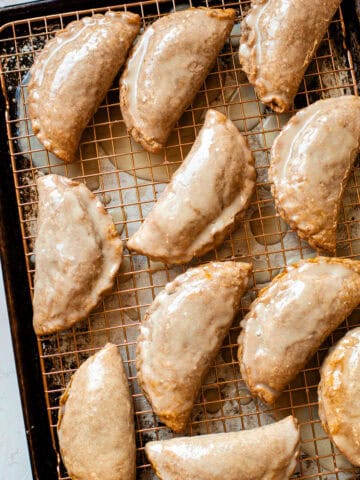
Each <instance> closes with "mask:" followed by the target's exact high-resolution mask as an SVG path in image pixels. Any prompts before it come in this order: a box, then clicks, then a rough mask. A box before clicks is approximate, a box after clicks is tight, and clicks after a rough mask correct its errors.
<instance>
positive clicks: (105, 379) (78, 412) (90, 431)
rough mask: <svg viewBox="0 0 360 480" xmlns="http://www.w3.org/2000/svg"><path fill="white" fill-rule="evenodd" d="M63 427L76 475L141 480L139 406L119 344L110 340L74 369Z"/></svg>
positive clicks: (62, 440)
mask: <svg viewBox="0 0 360 480" xmlns="http://www.w3.org/2000/svg"><path fill="white" fill-rule="evenodd" d="M57 430H58V438H59V445H60V451H61V456H62V459H63V462H64V464H65V466H66V469H67V471H68V473H69V475H70V477H71V478H73V479H74V480H90V479H91V480H135V468H136V463H135V453H136V445H135V429H134V418H133V406H132V400H131V396H130V392H129V386H128V380H127V377H126V374H125V370H124V366H123V363H122V360H121V356H120V354H119V351H118V348H117V347H116V346H115V345H113V344H111V343H108V344H107V345H105V347H104V348H102V349H101V350H100V351H99V352H97V353H96V354H95V355H93V356H91V357H90V358H88V359H87V360H86V362H84V363H83V364H82V365H81V366H80V368H79V369H78V370H77V371H76V372H75V373H74V375H73V376H72V378H71V380H70V383H69V385H68V386H67V388H66V390H65V393H64V394H63V395H62V397H61V398H60V411H59V421H58V426H57Z"/></svg>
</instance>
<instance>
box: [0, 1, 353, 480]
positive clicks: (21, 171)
mask: <svg viewBox="0 0 360 480" xmlns="http://www.w3.org/2000/svg"><path fill="white" fill-rule="evenodd" d="M201 4H202V5H206V6H210V7H232V8H235V9H236V11H237V14H238V19H239V20H240V19H241V18H242V16H243V15H244V14H245V12H246V10H247V9H248V7H249V5H250V2H249V1H237V2H232V1H231V2H227V1H222V2H217V1H216V0H215V1H209V2H203V3H201ZM192 5H193V4H192V2H191V0H190V2H189V3H187V2H186V1H185V0H184V1H183V2H182V3H180V2H175V1H172V2H169V1H164V2H160V1H147V2H139V3H133V4H129V5H121V6H118V7H111V8H112V9H113V10H123V9H124V10H127V9H128V10H130V11H132V12H135V13H138V14H139V15H140V16H141V19H142V28H145V27H146V26H147V25H149V24H150V23H152V22H153V21H154V20H156V19H157V18H159V17H160V16H163V15H166V14H167V13H169V12H170V11H174V10H177V9H181V8H184V7H188V6H192ZM197 5H199V3H197V4H196V6H197ZM106 10H107V8H98V9H92V10H87V11H81V12H71V13H66V14H61V15H60V14H59V15H49V16H44V17H39V18H33V19H28V20H21V21H17V22H14V23H10V24H7V25H5V26H3V27H2V29H1V30H0V33H1V39H0V53H1V86H2V90H3V93H4V96H5V100H6V103H7V112H6V128H7V134H8V140H9V147H10V153H11V162H12V171H13V179H14V183H15V188H16V198H17V204H18V211H19V217H20V222H21V232H22V240H23V245H24V250H25V256H26V265H27V272H28V280H29V288H30V290H31V293H32V291H33V275H34V261H35V259H34V254H33V246H34V239H35V235H36V229H35V225H36V214H37V192H36V187H35V179H36V177H37V176H38V175H42V174H46V173H49V172H51V173H59V174H62V175H66V176H69V177H72V178H75V179H77V180H80V181H84V182H85V183H86V184H87V185H88V186H89V188H90V189H91V190H93V191H94V192H95V193H96V194H97V195H98V196H99V197H100V199H101V200H102V201H103V202H104V204H105V206H106V208H107V210H108V211H109V212H110V213H111V214H112V216H113V218H114V221H115V223H116V226H117V228H118V231H119V233H120V234H121V237H122V238H123V239H124V240H126V239H127V238H128V237H129V236H130V235H131V234H132V233H133V232H134V231H136V230H137V228H138V227H139V225H140V223H141V221H142V220H143V219H144V218H145V217H146V215H147V214H148V212H149V211H150V209H151V208H152V206H153V205H154V202H155V201H156V199H157V198H158V197H159V194H160V193H161V191H162V190H163V189H164V185H165V183H166V182H167V181H169V179H170V177H171V175H172V173H173V172H174V171H175V169H176V168H177V166H178V165H179V164H180V163H181V162H182V160H183V159H184V157H185V156H186V154H187V153H188V151H189V150H190V148H191V145H192V143H193V141H194V138H195V136H196V134H197V133H198V131H199V129H200V128H201V125H202V123H203V120H204V116H205V113H206V110H207V109H208V108H209V107H212V108H215V109H217V110H220V111H222V112H224V113H226V114H227V115H228V116H229V117H230V118H231V119H232V120H233V121H234V122H235V123H236V125H237V126H238V128H239V129H240V130H241V131H242V132H243V134H244V135H245V136H246V137H247V140H248V142H249V145H250V146H251V148H252V150H253V152H254V156H255V158H256V167H257V174H258V180H257V188H256V193H255V195H254V197H253V199H252V202H251V205H250V207H249V208H248V211H247V213H246V216H245V218H244V219H243V221H242V222H241V223H240V225H239V227H238V228H237V230H236V231H235V232H234V233H233V234H231V235H230V236H229V237H228V238H227V240H226V241H225V242H224V244H223V245H222V246H221V247H220V248H218V249H217V250H215V251H213V252H211V253H209V254H208V255H206V256H205V257H203V258H201V259H198V260H195V261H193V262H192V264H197V263H203V262H205V261H209V260H213V259H218V260H224V259H236V260H242V261H248V262H251V263H252V264H253V268H254V273H253V278H252V287H251V289H250V291H249V292H248V293H247V294H246V295H245V296H244V297H243V299H242V305H241V309H240V311H239V314H238V317H237V318H236V319H235V321H234V324H233V326H232V328H231V329H230V332H229V334H228V336H227V338H226V340H225V342H224V345H223V347H222V348H221V351H220V353H219V355H218V356H217V359H216V362H215V363H214V366H213V367H212V368H211V371H210V372H209V374H208V376H207V377H206V380H205V383H204V385H203V386H202V388H201V392H200V394H199V397H198V400H197V402H196V405H195V407H194V409H193V413H192V417H191V422H190V423H189V426H188V430H187V434H188V435H195V434H201V433H210V432H224V431H234V430H239V429H247V428H254V427H257V426H259V425H263V424H266V423H269V422H272V421H273V420H274V418H275V419H279V418H281V417H283V416H285V415H287V414H289V413H292V414H293V415H295V416H297V417H298V419H299V421H300V426H301V439H302V443H301V456H300V459H299V462H298V465H297V469H296V472H295V474H294V477H293V478H301V479H310V478H312V479H314V478H316V479H317V478H319V479H320V478H321V479H345V478H360V476H359V474H358V472H357V470H356V469H354V468H353V467H352V466H351V465H350V464H349V463H348V462H347V461H346V460H345V459H344V458H343V457H342V456H341V455H340V454H339V452H338V451H337V450H336V449H335V448H334V447H333V445H332V444H331V442H330V441H329V439H328V437H327V435H326V434H325V433H324V431H323V430H322V429H321V426H320V421H319V419H318V414H317V394H316V390H317V384H318V381H319V366H320V364H321V362H322V359H323V358H324V356H325V354H326V351H327V349H328V347H329V346H330V345H332V344H333V343H334V342H335V341H336V340H337V339H338V338H340V337H341V336H342V335H343V334H344V333H345V331H346V330H348V328H349V327H350V326H356V325H360V317H359V311H358V310H355V311H354V312H353V314H352V315H351V317H350V318H349V319H348V320H347V321H346V322H345V323H344V324H343V325H342V326H341V327H340V328H339V329H338V330H337V331H336V332H335V333H334V334H333V335H331V336H330V338H329V339H328V341H327V342H326V345H324V346H323V347H322V348H321V349H320V350H319V351H318V352H317V354H316V355H315V357H314V358H313V360H312V361H311V362H310V364H309V365H308V366H307V368H306V369H304V370H303V371H302V372H301V374H300V375H299V376H298V377H297V379H296V380H295V381H294V382H293V383H292V384H291V385H290V386H289V388H288V389H287V390H286V391H285V392H284V394H283V396H282V397H281V398H280V400H279V401H278V403H277V404H276V405H275V408H272V409H270V408H269V407H267V406H265V405H263V404H261V402H259V401H258V400H256V399H253V398H252V397H251V396H250V394H249V392H248V390H247V389H246V386H245V384H244V383H243V381H242V380H241V376H240V372H239V366H238V362H237V355H236V353H237V344H236V343H237V342H236V340H237V336H238V334H239V321H240V319H241V318H242V317H243V315H244V314H245V313H246V311H247V310H248V307H249V304H250V302H251V301H252V300H253V299H254V298H255V297H256V294H257V292H258V290H259V289H261V288H262V287H263V286H264V285H266V283H267V282H269V281H270V280H271V279H272V278H273V277H274V276H275V275H276V274H277V273H279V272H280V271H281V270H282V269H283V268H284V266H285V265H286V264H289V263H292V262H294V261H296V260H298V259H299V258H306V257H311V256H315V255H316V253H315V252H314V251H313V250H312V249H311V248H309V246H308V245H307V243H306V242H304V241H301V240H299V238H298V237H297V235H296V234H295V233H294V232H292V231H291V230H290V229H289V228H288V226H287V225H286V224H285V223H284V222H283V221H282V220H281V219H280V217H279V216H278V214H277V213H276V211H275V208H274V202H273V199H272V196H271V193H270V184H269V182H268V177H267V170H268V166H269V149H270V147H271V144H272V142H273V140H274V138H275V137H276V135H277V134H278V132H279V131H280V129H281V127H282V126H283V125H284V124H285V123H286V121H287V120H288V118H289V117H290V116H291V115H292V114H293V113H294V111H296V110H297V109H298V108H302V107H304V106H306V105H309V104H310V103H313V102H314V101H316V100H318V99H320V98H327V97H331V96H339V95H342V94H355V95H357V94H358V92H357V87H356V79H355V75H354V68H353V63H352V58H351V54H350V51H349V50H348V49H347V46H346V43H345V25H344V20H343V15H342V11H341V10H339V11H338V12H337V14H336V16H335V18H334V20H333V22H332V23H331V25H330V28H329V31H328V32H327V34H326V36H325V38H324V39H323V41H322V42H321V44H320V46H319V49H318V52H317V55H316V57H315V58H314V60H313V62H312V63H311V65H310V67H309V69H308V71H307V73H306V75H305V78H304V80H303V82H302V84H301V86H300V89H299V94H298V95H297V97H296V99H295V104H294V109H293V111H291V112H290V113H289V114H283V115H277V114H274V113H273V112H272V111H271V110H269V109H268V108H265V107H264V106H263V105H262V104H261V103H260V102H259V101H258V100H257V98H256V96H255V94H254V91H253V89H252V87H251V86H250V85H249V84H248V82H247V79H246V76H245V75H244V74H243V72H242V71H241V68H240V65H239V61H238V56H237V50H238V44H239V38H240V29H239V28H238V26H236V27H234V29H233V31H232V34H231V37H230V39H229V41H228V42H227V43H226V45H225V47H224V49H223V50H222V52H221V54H220V55H219V57H218V59H217V63H216V65H215V67H214V69H213V70H212V72H211V73H210V75H209V76H208V78H207V80H206V82H205V84H204V85H203V87H202V89H201V91H200V92H199V94H198V95H197V97H196V99H195V100H194V103H193V104H192V105H191V106H190V107H189V109H188V110H187V111H186V112H185V113H184V115H183V117H182V119H181V120H180V121H179V123H178V125H177V126H176V128H175V130H174V132H173V134H172V135H171V138H170V140H169V143H168V146H167V147H166V149H165V153H164V154H161V155H150V154H148V153H146V152H145V151H144V150H142V148H141V147H140V146H139V145H137V144H136V143H135V142H133V141H132V140H131V139H130V137H129V136H128V134H127V133H126V129H125V127H124V124H123V121H122V119H121V115H120V109H119V89H118V79H116V81H115V82H114V85H113V87H112V89H111V90H110V91H109V93H108V95H107V97H106V99H105V100H104V102H103V103H102V105H101V107H100V108H99V110H98V112H97V113H96V115H95V116H94V118H93V120H92V121H91V123H90V124H89V126H88V128H87V129H86V131H85V133H84V136H83V139H82V143H81V146H80V160H79V161H78V162H76V163H74V164H69V165H64V164H63V163H62V162H61V161H59V160H58V159H57V158H56V157H54V156H53V155H49V154H48V153H47V152H46V151H45V150H44V149H43V147H42V145H41V144H39V143H38V142H37V140H36V138H35V137H34V135H33V133H32V130H31V122H30V121H29V118H28V112H27V82H28V80H29V75H28V71H29V68H30V67H31V65H32V63H33V59H34V56H35V55H36V53H37V51H38V50H40V49H41V48H42V47H43V45H44V43H45V41H46V40H47V39H48V38H50V37H51V36H53V35H54V32H55V31H56V30H58V29H62V28H64V27H65V26H66V25H67V24H68V23H69V22H71V21H73V20H77V19H79V18H81V17H83V16H85V15H92V14H94V13H96V12H99V13H104V12H105V11H106ZM309 14H311V13H310V12H309ZM358 182H360V170H359V168H358V167H357V166H355V168H354V169H353V172H352V174H351V178H350V180H349V183H348V186H347V189H346V193H345V196H344V199H343V204H342V208H341V215H340V224H339V228H338V242H337V255H338V256H344V257H349V258H357V257H358V255H359V252H360V233H359V221H360V213H359V205H360V201H359V183H358ZM185 268H186V267H185V266H184V267H171V266H167V265H165V264H163V263H160V262H153V261H150V260H149V259H147V258H146V257H143V256H140V255H134V254H130V253H129V252H128V251H127V250H125V256H124V261H123V264H122V267H121V268H120V271H119V274H118V276H117V278H116V282H115V285H114V288H113V290H112V291H111V292H110V293H109V294H107V295H106V296H104V298H103V299H102V301H101V302H100V304H99V305H98V306H97V308H96V309H95V310H94V311H93V312H92V313H91V315H90V316H89V318H88V319H87V320H86V321H84V322H82V323H80V324H78V325H77V326H75V327H73V328H72V329H70V330H68V331H65V332H61V333H58V334H55V335H51V336H41V337H38V349H39V355H40V362H41V371H42V377H43V387H44V395H45V400H46V407H47V412H48V418H49V424H50V429H51V433H52V440H53V447H54V449H55V451H56V452H58V451H59V449H58V443H57V437H56V423H57V417H58V401H59V397H60V395H61V394H62V393H63V391H64V389H65V386H66V384H67V383H68V381H69V379H70V377H71V375H72V374H73V373H74V372H75V371H76V369H77V368H78V367H79V365H81V363H82V362H83V361H84V360H86V358H88V357H89V355H91V354H93V353H94V352H95V351H96V350H98V349H99V348H101V347H102V346H103V345H104V344H105V343H106V342H108V341H112V342H114V343H116V344H117V345H119V348H120V352H121V354H122V357H123V360H124V362H125V366H126V370H127V374H128V378H129V384H130V388H131V392H132V396H133V401H134V408H135V424H136V438H137V450H138V451H137V466H138V472H137V473H138V478H140V479H150V478H155V477H154V474H153V473H152V471H151V468H150V466H149V463H148V461H147V459H146V457H145V454H144V446H145V444H146V442H147V441H149V440H153V439H163V438H170V437H171V436H172V433H171V432H170V431H169V430H168V429H167V428H166V427H165V426H164V425H163V424H161V423H160V422H159V421H158V419H157V418H156V417H155V416H154V414H153V412H152V410H151V407H150V405H149V404H148V402H147V401H146V399H145V398H144V396H143V395H142V392H141V389H140V388H139V386H138V383H137V377H136V368H135V346H136V339H137V335H138V332H139V324H140V321H141V319H142V318H143V315H144V313H145V311H146V309H147V307H148V306H149V305H150V303H151V302H152V301H153V299H154V297H155V295H156V294H157V293H158V292H159V291H160V290H161V289H162V288H163V287H164V285H165V283H166V282H168V281H169V280H171V279H173V278H175V276H176V275H177V274H179V273H181V272H183V271H184V270H185ZM25 288H27V287H25ZM239 461H241V460H239ZM68 478H69V477H68V476H67V473H66V470H65V468H64V466H63V465H62V463H61V459H60V455H58V479H59V480H60V479H61V480H65V479H68Z"/></svg>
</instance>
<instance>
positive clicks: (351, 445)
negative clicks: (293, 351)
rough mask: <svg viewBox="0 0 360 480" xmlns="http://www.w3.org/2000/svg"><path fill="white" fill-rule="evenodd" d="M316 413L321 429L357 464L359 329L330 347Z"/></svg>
mask: <svg viewBox="0 0 360 480" xmlns="http://www.w3.org/2000/svg"><path fill="white" fill-rule="evenodd" d="M320 374H321V380H320V383H319V389H318V394H319V416H320V419H321V421H322V425H323V427H324V430H325V431H326V432H327V433H328V434H329V436H330V438H331V439H332V441H333V442H334V443H335V445H336V446H337V447H338V449H339V450H340V451H341V452H342V453H343V454H344V455H345V456H346V458H348V460H349V461H350V462H351V463H352V464H353V465H356V466H358V467H360V382H359V379H360V328H359V327H358V328H354V329H353V330H350V331H349V332H348V333H347V334H346V335H345V337H343V338H342V339H341V340H340V341H339V342H338V343H337V344H336V345H335V346H334V347H333V348H332V349H331V350H330V353H329V354H328V356H327V357H326V359H325V361H324V363H323V365H322V367H321V370H320Z"/></svg>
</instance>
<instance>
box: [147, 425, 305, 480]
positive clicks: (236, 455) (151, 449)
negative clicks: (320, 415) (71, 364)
mask: <svg viewBox="0 0 360 480" xmlns="http://www.w3.org/2000/svg"><path fill="white" fill-rule="evenodd" d="M299 442H300V435H299V429H298V425H297V421H296V419H295V418H294V417H292V416H289V417H287V418H285V419H284V420H281V421H280V422H277V423H273V424H270V425H265V426H263V427H259V428H254V429H253V430H242V431H241V432H229V433H215V434H210V435H200V436H196V437H182V438H181V437H180V438H173V439H171V440H162V441H158V442H149V443H147V444H146V446H145V452H146V455H147V457H148V459H149V460H150V462H151V464H152V467H153V469H154V470H155V472H156V474H157V476H158V477H159V478H160V479H161V480H184V479H186V480H250V479H251V480H280V479H281V480H287V479H288V478H289V477H290V476H291V474H292V473H293V472H294V470H295V467H296V460H297V457H298V455H299Z"/></svg>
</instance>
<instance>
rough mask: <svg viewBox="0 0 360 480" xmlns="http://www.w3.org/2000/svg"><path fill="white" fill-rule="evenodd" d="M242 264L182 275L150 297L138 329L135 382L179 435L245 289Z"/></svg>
mask: <svg viewBox="0 0 360 480" xmlns="http://www.w3.org/2000/svg"><path fill="white" fill-rule="evenodd" d="M250 273H251V267H250V265H249V264H247V263H235V262H223V263H219V262H218V263H216V262H214V263H209V264H206V265H203V266H200V267H197V268H193V269H190V270H188V271H187V272H186V273H184V274H183V275H180V276H179V277H177V278H176V279H175V280H174V281H173V282H171V283H168V284H167V285H166V286H165V289H164V290H163V291H162V292H161V293H160V294H159V295H158V296H157V297H156V299H155V300H154V302H153V304H152V305H151V307H150V309H149V310H148V312H147V314H146V316H145V319H144V320H143V322H142V325H141V331H140V336H139V338H138V347H137V355H136V365H137V369H138V379H139V382H140V384H141V387H142V389H143V390H144V392H145V394H146V396H147V397H148V399H149V400H150V402H151V404H152V407H153V409H154V412H155V413H156V414H157V415H158V416H159V418H160V420H161V421H162V422H165V423H166V424H167V425H168V426H169V427H170V428H172V429H173V430H174V431H183V429H184V428H185V426H186V423H187V420H188V418H189V415H190V413H191V410H192V407H193V404H194V401H195V398H196V395H197V393H198V390H199V388H200V385H201V382H202V380H203V378H204V375H205V373H206V372H207V370H208V368H209V366H210V364H211V362H212V360H213V359H214V357H215V355H216V353H217V351H218V350H219V348H220V345H221V343H222V341H223V339H224V337H225V335H226V333H227V332H228V330H229V328H230V325H231V323H232V320H233V317H234V315H235V313H236V310H237V308H238V306H239V303H240V298H241V296H242V294H243V293H244V291H245V289H246V288H247V284H248V281H249V277H250Z"/></svg>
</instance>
